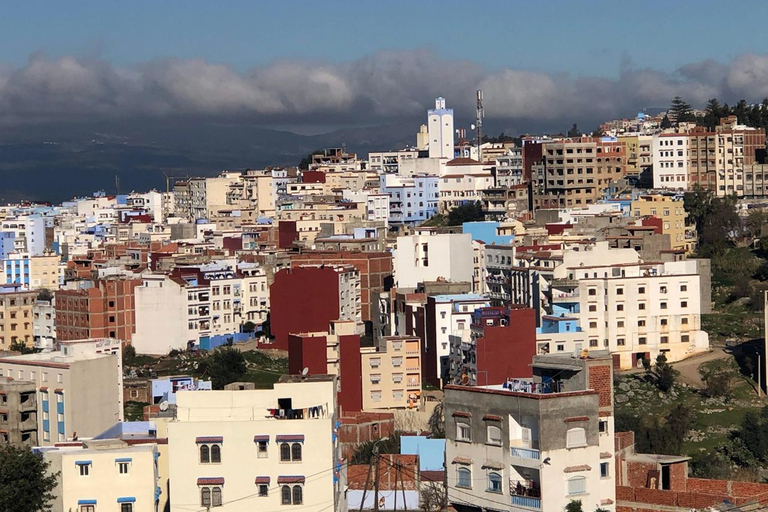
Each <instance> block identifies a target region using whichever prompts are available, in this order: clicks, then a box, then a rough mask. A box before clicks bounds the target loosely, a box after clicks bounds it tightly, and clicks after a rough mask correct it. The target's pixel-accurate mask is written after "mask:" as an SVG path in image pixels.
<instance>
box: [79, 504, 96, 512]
mask: <svg viewBox="0 0 768 512" xmlns="http://www.w3.org/2000/svg"><path fill="white" fill-rule="evenodd" d="M78 510H79V512H96V505H80V508H79V509H78Z"/></svg>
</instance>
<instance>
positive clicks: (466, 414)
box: [451, 411, 472, 418]
mask: <svg viewBox="0 0 768 512" xmlns="http://www.w3.org/2000/svg"><path fill="white" fill-rule="evenodd" d="M451 416H453V417H454V418H471V417H472V413H471V412H464V411H454V412H453V414H451Z"/></svg>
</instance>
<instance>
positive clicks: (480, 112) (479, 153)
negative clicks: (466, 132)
mask: <svg viewBox="0 0 768 512" xmlns="http://www.w3.org/2000/svg"><path fill="white" fill-rule="evenodd" d="M476 115H477V119H475V127H476V128H477V160H478V161H479V162H480V163H481V164H482V163H483V151H482V150H481V149H480V146H481V145H482V143H483V117H484V116H485V114H484V112H483V91H482V90H480V89H478V90H477V111H476Z"/></svg>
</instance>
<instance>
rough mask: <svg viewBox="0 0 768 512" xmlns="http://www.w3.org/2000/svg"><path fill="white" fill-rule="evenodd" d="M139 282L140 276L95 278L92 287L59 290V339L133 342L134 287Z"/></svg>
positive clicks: (57, 312) (57, 329)
mask: <svg viewBox="0 0 768 512" xmlns="http://www.w3.org/2000/svg"><path fill="white" fill-rule="evenodd" d="M140 285H141V279H126V278H122V277H121V278H106V279H99V280H96V281H93V286H92V287H91V288H85V289H78V290H59V291H57V292H56V336H57V338H58V339H59V340H61V341H67V340H81V339H86V338H117V339H119V340H122V341H124V342H130V341H131V335H132V334H133V330H134V325H135V322H136V310H135V296H134V289H135V288H136V287H137V286H140Z"/></svg>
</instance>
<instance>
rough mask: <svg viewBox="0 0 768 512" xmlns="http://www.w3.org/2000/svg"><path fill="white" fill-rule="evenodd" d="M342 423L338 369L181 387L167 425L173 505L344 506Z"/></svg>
mask: <svg viewBox="0 0 768 512" xmlns="http://www.w3.org/2000/svg"><path fill="white" fill-rule="evenodd" d="M336 423H337V412H336V379H335V377H332V376H311V377H306V378H302V377H301V376H295V377H294V376H292V377H283V380H282V381H281V382H278V383H277V384H275V386H274V388H272V389H261V390H252V391H248V390H244V391H241V390H237V391H210V392H206V393H196V392H187V391H182V392H179V393H178V395H177V416H176V418H175V419H174V420H172V421H171V422H170V423H169V424H168V445H169V460H170V481H171V482H173V492H172V493H171V510H181V509H182V508H184V509H185V508H188V507H193V508H195V509H198V508H200V509H206V508H207V507H210V508H218V507H221V508H220V509H221V510H222V512H238V511H241V512H245V511H251V510H253V509H254V507H258V508H264V509H265V510H276V509H279V508H280V507H281V506H289V505H290V506H293V507H294V508H295V507H301V508H302V509H303V510H310V511H314V512H321V511H324V510H327V509H332V510H346V509H347V506H346V497H345V494H344V489H345V486H346V471H345V470H344V469H343V465H342V463H341V462H342V461H341V458H340V451H339V447H338V442H337V440H336V436H335V434H334V432H335V430H336V428H337V427H336ZM245 459H247V460H248V463H247V464H244V463H243V461H244V460H245ZM289 508H290V507H289Z"/></svg>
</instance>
